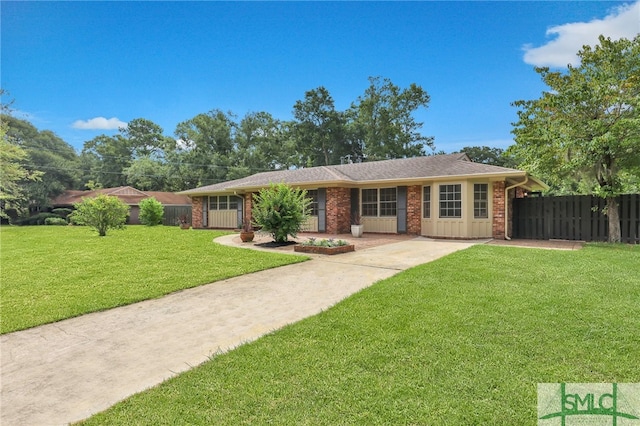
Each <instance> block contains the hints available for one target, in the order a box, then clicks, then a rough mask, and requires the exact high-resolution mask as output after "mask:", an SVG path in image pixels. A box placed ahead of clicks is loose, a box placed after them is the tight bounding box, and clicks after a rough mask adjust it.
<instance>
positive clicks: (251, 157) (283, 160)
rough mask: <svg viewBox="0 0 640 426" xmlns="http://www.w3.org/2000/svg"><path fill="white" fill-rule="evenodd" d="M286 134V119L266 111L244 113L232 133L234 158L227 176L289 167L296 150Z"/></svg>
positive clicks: (234, 176) (239, 175)
mask: <svg viewBox="0 0 640 426" xmlns="http://www.w3.org/2000/svg"><path fill="white" fill-rule="evenodd" d="M289 136H290V134H289V132H288V128H287V123H284V122H282V121H280V120H277V119H275V118H273V116H272V115H271V114H269V113H268V112H252V113H248V114H247V115H245V116H244V117H243V118H242V120H240V123H239V124H238V126H237V130H236V133H235V147H236V153H235V154H236V156H237V160H236V161H235V166H234V168H233V169H232V170H230V173H231V176H229V178H230V179H237V178H240V177H243V176H247V175H250V174H252V173H257V172H261V171H266V170H278V169H287V168H289V167H290V166H291V165H293V155H294V153H295V151H296V149H295V146H294V141H293V139H292V138H291V137H289Z"/></svg>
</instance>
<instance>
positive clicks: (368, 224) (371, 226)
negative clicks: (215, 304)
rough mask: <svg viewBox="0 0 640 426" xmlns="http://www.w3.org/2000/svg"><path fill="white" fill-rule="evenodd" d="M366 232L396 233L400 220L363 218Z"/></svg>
mask: <svg viewBox="0 0 640 426" xmlns="http://www.w3.org/2000/svg"><path fill="white" fill-rule="evenodd" d="M362 224H363V225H364V232H380V233H394V234H395V233H396V232H398V220H397V219H396V218H395V217H389V218H381V217H363V218H362Z"/></svg>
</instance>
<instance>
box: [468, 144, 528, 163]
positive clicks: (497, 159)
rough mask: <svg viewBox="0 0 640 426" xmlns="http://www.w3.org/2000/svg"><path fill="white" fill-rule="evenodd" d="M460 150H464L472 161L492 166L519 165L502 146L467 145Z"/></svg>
mask: <svg viewBox="0 0 640 426" xmlns="http://www.w3.org/2000/svg"><path fill="white" fill-rule="evenodd" d="M458 152H464V153H465V154H467V155H468V156H469V158H470V159H471V161H473V162H476V163H482V164H490V165H492V166H501V167H511V168H514V167H517V164H516V159H515V158H513V156H512V155H509V154H507V152H506V151H505V150H504V149H502V148H491V147H488V146H465V147H464V148H462V149H461V150H460V151H458Z"/></svg>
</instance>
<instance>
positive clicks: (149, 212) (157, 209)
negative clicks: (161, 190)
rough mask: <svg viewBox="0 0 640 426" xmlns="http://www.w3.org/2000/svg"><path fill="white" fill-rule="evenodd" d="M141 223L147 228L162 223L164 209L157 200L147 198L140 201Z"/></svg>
mask: <svg viewBox="0 0 640 426" xmlns="http://www.w3.org/2000/svg"><path fill="white" fill-rule="evenodd" d="M138 217H139V218H140V223H142V224H143V225H147V226H156V225H160V224H161V223H162V220H163V218H164V207H162V204H161V203H160V201H158V200H156V199H155V198H153V197H151V198H145V199H144V200H142V201H140V215H139V216H138Z"/></svg>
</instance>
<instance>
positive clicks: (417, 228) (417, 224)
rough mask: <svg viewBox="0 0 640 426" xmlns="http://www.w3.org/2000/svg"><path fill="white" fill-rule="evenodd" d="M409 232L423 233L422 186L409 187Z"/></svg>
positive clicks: (413, 233)
mask: <svg viewBox="0 0 640 426" xmlns="http://www.w3.org/2000/svg"><path fill="white" fill-rule="evenodd" d="M407 234H411V235H420V234H422V187H421V186H420V185H414V186H408V187H407Z"/></svg>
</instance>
